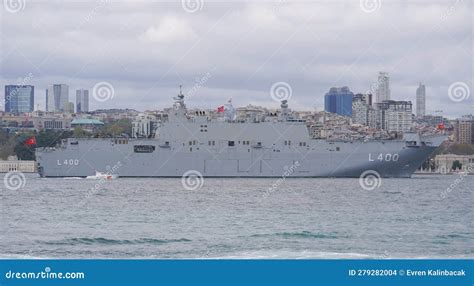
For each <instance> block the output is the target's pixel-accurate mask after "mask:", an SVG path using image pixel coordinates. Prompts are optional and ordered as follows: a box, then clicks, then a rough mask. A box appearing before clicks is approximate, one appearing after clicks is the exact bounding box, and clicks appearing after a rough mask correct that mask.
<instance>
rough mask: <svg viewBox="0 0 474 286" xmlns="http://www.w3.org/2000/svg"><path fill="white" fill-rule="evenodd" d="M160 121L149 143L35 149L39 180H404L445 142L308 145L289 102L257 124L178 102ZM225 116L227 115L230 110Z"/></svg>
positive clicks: (409, 139) (409, 138)
mask: <svg viewBox="0 0 474 286" xmlns="http://www.w3.org/2000/svg"><path fill="white" fill-rule="evenodd" d="M174 100H175V102H174V105H173V107H172V108H170V109H169V110H168V116H167V117H168V118H167V120H165V121H163V122H160V123H159V124H158V126H157V127H156V130H155V132H154V136H153V137H152V138H68V139H64V140H63V141H62V142H60V144H58V145H57V146H54V147H46V148H37V149H36V158H37V162H38V170H39V174H40V175H41V177H87V176H93V175H94V174H96V173H98V172H100V173H107V174H113V175H115V176H118V177H182V176H187V174H189V172H190V171H192V172H194V173H195V174H196V173H197V174H199V176H203V177H252V178H253V177H282V176H285V177H361V176H364V174H367V172H369V173H371V174H374V173H375V174H377V176H380V177H396V178H400V177H411V176H412V174H413V173H414V172H415V171H416V169H417V168H418V167H419V166H420V165H421V164H422V163H423V162H424V161H425V160H426V159H427V158H429V156H430V155H431V154H432V153H433V152H434V151H435V150H436V148H437V147H438V146H439V145H440V144H441V143H442V142H443V141H444V140H445V136H444V135H440V134H433V135H430V136H421V135H419V134H416V133H406V134H404V138H403V139H391V140H386V139H384V140H375V139H371V140H368V139H364V140H329V139H316V138H312V137H311V136H310V134H309V131H308V127H307V125H306V123H305V121H304V120H302V119H298V118H296V117H294V115H293V112H291V110H290V109H289V108H288V102H287V101H282V103H281V109H280V112H278V113H273V114H267V116H266V117H265V118H264V119H263V120H258V121H253V122H249V121H239V120H235V119H236V118H235V113H234V112H233V110H232V108H228V109H227V110H226V112H225V113H224V114H222V115H223V116H222V117H219V118H212V117H211V116H210V115H209V114H208V112H206V111H196V112H189V111H188V110H187V108H186V105H185V102H184V95H183V94H182V93H179V94H178V96H176V97H174ZM229 109H230V110H229Z"/></svg>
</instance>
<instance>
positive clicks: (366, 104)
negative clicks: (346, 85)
mask: <svg viewBox="0 0 474 286" xmlns="http://www.w3.org/2000/svg"><path fill="white" fill-rule="evenodd" d="M373 115H374V109H373V107H372V94H361V93H358V94H356V95H354V97H353V99H352V123H354V124H360V125H365V126H370V122H371V121H372V120H371V118H372V117H373Z"/></svg>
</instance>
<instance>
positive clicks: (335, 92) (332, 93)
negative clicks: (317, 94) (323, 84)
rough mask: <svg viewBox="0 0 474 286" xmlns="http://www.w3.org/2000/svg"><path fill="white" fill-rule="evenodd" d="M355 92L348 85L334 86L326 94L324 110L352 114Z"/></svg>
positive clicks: (344, 114) (346, 114) (345, 114)
mask: <svg viewBox="0 0 474 286" xmlns="http://www.w3.org/2000/svg"><path fill="white" fill-rule="evenodd" d="M353 96H354V94H353V93H352V92H351V91H350V90H349V88H348V87H347V86H344V87H341V88H337V87H332V88H331V89H330V90H329V92H328V93H326V95H325V96H324V110H325V111H326V112H331V113H336V114H339V115H343V116H352V97H353Z"/></svg>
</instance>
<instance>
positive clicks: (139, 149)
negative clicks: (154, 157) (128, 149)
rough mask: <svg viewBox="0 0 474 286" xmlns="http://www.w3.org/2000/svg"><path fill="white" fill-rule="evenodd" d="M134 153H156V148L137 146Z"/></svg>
mask: <svg viewBox="0 0 474 286" xmlns="http://www.w3.org/2000/svg"><path fill="white" fill-rule="evenodd" d="M133 151H134V152H135V153H152V152H153V151H155V146H153V145H135V146H133Z"/></svg>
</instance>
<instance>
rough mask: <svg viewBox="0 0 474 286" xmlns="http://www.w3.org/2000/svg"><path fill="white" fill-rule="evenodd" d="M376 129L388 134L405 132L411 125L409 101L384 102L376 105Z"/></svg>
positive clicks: (410, 104) (410, 105)
mask: <svg viewBox="0 0 474 286" xmlns="http://www.w3.org/2000/svg"><path fill="white" fill-rule="evenodd" d="M376 106H377V108H376V110H377V119H376V120H377V127H378V128H379V129H382V130H386V131H388V132H392V131H396V132H407V131H410V129H411V126H412V124H413V118H412V103H411V101H395V100H386V101H383V102H380V103H376Z"/></svg>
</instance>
